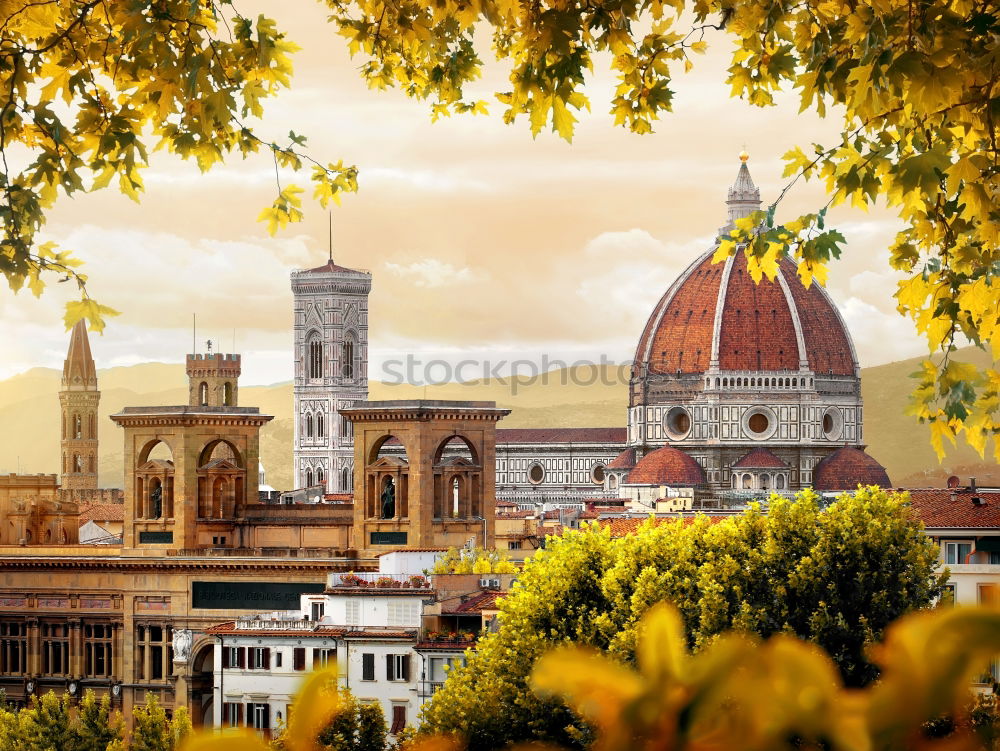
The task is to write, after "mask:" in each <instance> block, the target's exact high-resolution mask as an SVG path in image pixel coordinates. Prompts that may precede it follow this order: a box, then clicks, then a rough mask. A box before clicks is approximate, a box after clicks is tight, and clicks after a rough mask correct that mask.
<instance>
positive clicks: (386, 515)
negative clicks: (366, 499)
mask: <svg viewBox="0 0 1000 751" xmlns="http://www.w3.org/2000/svg"><path fill="white" fill-rule="evenodd" d="M395 515H396V486H395V485H394V484H393V482H392V478H391V477H390V478H389V482H388V483H386V486H385V489H384V490H383V491H382V518H383V519H392V518H393V517H394V516H395Z"/></svg>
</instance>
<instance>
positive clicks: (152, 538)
mask: <svg viewBox="0 0 1000 751" xmlns="http://www.w3.org/2000/svg"><path fill="white" fill-rule="evenodd" d="M173 541H174V533H173V532H140V533H139V544H143V543H145V544H147V545H164V544H167V545H169V544H171V543H173Z"/></svg>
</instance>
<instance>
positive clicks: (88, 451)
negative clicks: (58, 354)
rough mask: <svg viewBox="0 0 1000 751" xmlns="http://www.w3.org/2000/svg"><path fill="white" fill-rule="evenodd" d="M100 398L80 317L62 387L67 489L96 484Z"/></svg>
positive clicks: (65, 482)
mask: <svg viewBox="0 0 1000 751" xmlns="http://www.w3.org/2000/svg"><path fill="white" fill-rule="evenodd" d="M100 401H101V392H100V390H98V388H97V368H96V367H95V366H94V358H93V356H92V355H91V353H90V340H89V339H88V338H87V325H86V324H85V323H84V322H83V321H78V322H77V324H76V325H75V326H73V331H72V333H71V334H70V340H69V352H68V353H67V354H66V361H65V363H63V375H62V388H61V389H60V391H59V405H60V407H61V411H62V441H61V448H62V450H61V452H60V454H61V457H62V487H63V488H65V489H67V490H94V489H96V488H97V406H98V404H99V403H100Z"/></svg>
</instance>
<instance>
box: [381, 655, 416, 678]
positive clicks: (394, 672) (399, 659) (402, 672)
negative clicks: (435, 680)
mask: <svg viewBox="0 0 1000 751" xmlns="http://www.w3.org/2000/svg"><path fill="white" fill-rule="evenodd" d="M385 678H386V680H389V681H408V680H410V656H409V655H386V656H385Z"/></svg>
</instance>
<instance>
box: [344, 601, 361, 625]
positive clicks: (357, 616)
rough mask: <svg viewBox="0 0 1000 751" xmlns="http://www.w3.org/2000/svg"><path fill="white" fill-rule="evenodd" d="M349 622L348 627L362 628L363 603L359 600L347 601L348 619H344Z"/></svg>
mask: <svg viewBox="0 0 1000 751" xmlns="http://www.w3.org/2000/svg"><path fill="white" fill-rule="evenodd" d="M344 620H345V621H347V625H348V626H360V625H361V603H360V602H358V601H357V600H354V599H351V600H348V601H347V617H346V618H345V619H344Z"/></svg>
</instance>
